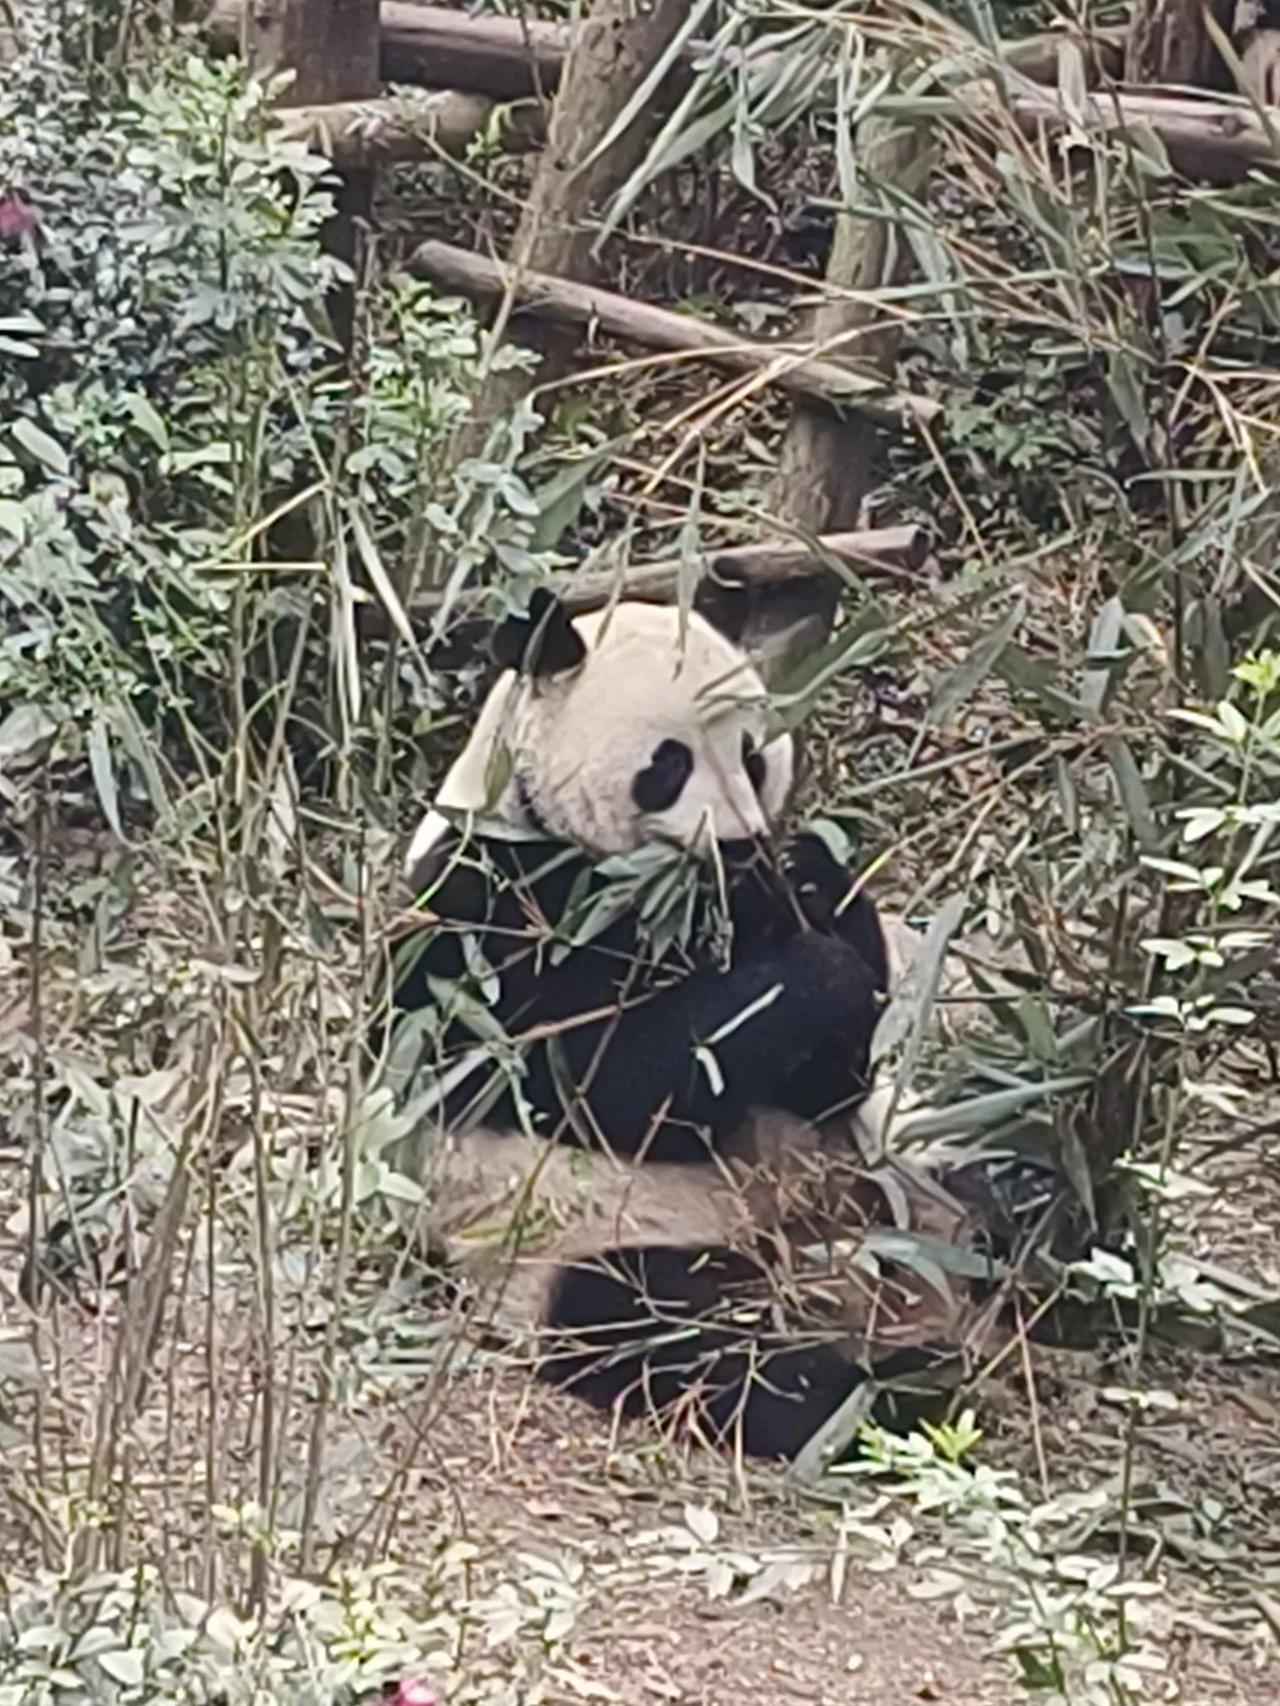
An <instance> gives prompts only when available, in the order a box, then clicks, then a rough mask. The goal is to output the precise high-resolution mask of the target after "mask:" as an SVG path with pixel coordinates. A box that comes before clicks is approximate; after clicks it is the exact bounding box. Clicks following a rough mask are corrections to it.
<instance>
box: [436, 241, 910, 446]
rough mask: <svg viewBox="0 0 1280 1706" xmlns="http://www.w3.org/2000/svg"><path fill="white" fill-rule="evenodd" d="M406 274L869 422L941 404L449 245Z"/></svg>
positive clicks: (790, 349) (789, 350)
mask: <svg viewBox="0 0 1280 1706" xmlns="http://www.w3.org/2000/svg"><path fill="white" fill-rule="evenodd" d="M409 270H410V272H412V273H413V274H415V276H416V277H418V278H426V279H430V280H431V282H432V283H433V284H438V285H440V286H441V287H442V288H444V289H445V290H455V291H459V292H460V293H461V294H462V295H464V296H469V297H472V298H473V299H475V300H477V301H491V300H493V299H495V298H497V297H500V296H502V295H504V294H505V293H506V292H507V291H508V290H509V289H510V290H511V291H512V293H513V297H514V301H515V305H516V306H517V308H518V309H519V310H520V311H521V312H523V313H527V314H532V315H535V316H537V317H538V318H539V319H543V320H548V321H550V322H552V323H553V324H557V325H570V326H586V325H594V326H599V327H600V328H601V330H602V331H604V332H606V333H608V335H609V336H610V337H616V338H621V339H624V340H626V341H629V342H633V343H638V344H643V345H644V346H645V347H646V348H647V349H657V350H668V351H671V352H672V353H674V354H681V355H688V356H689V357H691V358H693V359H696V360H702V361H708V362H711V363H712V364H713V365H714V366H717V367H722V368H725V369H727V370H728V371H729V372H731V373H741V374H752V375H758V376H759V377H760V378H762V379H763V380H765V381H766V382H767V383H769V384H773V385H778V386H781V387H782V389H783V390H785V391H790V392H794V393H797V394H799V395H800V396H804V397H812V398H816V399H818V400H819V401H821V402H824V403H830V404H831V405H833V406H834V407H837V408H847V409H855V410H860V411H862V412H864V413H867V414H870V415H873V416H874V417H875V418H876V419H879V420H884V421H887V422H889V423H891V424H895V425H896V424H900V423H901V421H902V420H903V418H904V417H905V418H907V419H910V420H923V421H932V420H934V419H935V418H936V417H937V415H938V414H939V413H940V412H941V405H940V404H938V403H935V402H933V401H931V400H930V399H929V398H926V397H913V396H909V395H907V394H905V393H901V392H894V391H890V390H888V389H887V388H886V386H885V384H884V382H883V381H882V380H876V379H869V378H867V377H866V376H865V375H863V374H861V373H855V372H853V371H852V370H851V369H848V368H844V367H838V366H836V364H835V363H834V362H830V361H814V360H812V359H809V358H807V357H806V356H805V355H804V354H803V352H802V351H800V350H797V349H796V348H795V347H794V346H791V345H787V344H783V343H777V344H761V343H754V342H752V341H750V340H749V339H745V338H740V337H739V336H738V335H737V334H736V333H734V332H730V331H727V330H726V329H725V328H724V327H722V326H713V325H710V324H709V323H708V322H707V321H705V320H697V319H694V318H693V317H692V316H691V315H688V314H673V313H672V312H671V311H670V310H669V309H667V308H656V307H654V306H653V305H652V304H651V303H647V302H633V301H632V300H631V299H630V298H629V297H625V296H617V295H615V294H614V292H613V291H611V290H599V289H597V288H596V287H595V286H593V285H584V284H574V283H571V282H570V281H569V280H567V279H560V278H552V277H550V276H549V275H548V274H546V273H538V272H526V273H524V274H523V275H515V274H513V273H512V272H511V271H510V270H509V269H508V268H507V267H506V266H505V265H503V263H502V262H500V261H492V260H488V259H486V258H485V257H484V256H482V255H475V254H472V253H471V252H470V251H469V250H467V249H459V248H457V247H455V246H454V245H453V244H452V243H441V242H434V241H433V242H429V243H423V244H421V245H420V247H419V248H417V249H416V250H415V251H414V253H413V256H412V258H411V259H410V261H409Z"/></svg>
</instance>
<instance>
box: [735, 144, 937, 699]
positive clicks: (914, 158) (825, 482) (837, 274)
mask: <svg viewBox="0 0 1280 1706" xmlns="http://www.w3.org/2000/svg"><path fill="white" fill-rule="evenodd" d="M854 146H855V153H856V156H857V171H858V187H857V190H856V192H855V194H856V200H857V202H858V203H859V208H858V211H856V212H855V211H852V210H850V209H847V208H846V209H842V210H841V211H840V212H839V213H838V214H837V215H836V222H835V229H834V231H833V233H832V238H831V251H830V254H829V255H828V257H827V272H826V277H827V284H828V285H829V287H830V295H829V297H828V299H827V300H826V301H825V302H823V303H822V305H821V306H820V307H819V308H818V309H817V311H816V313H815V314H814V316H813V320H812V324H811V328H810V330H811V336H812V339H813V343H814V345H815V347H816V348H818V349H819V350H823V349H825V348H828V347H829V346H830V345H831V344H832V343H834V342H836V341H837V340H840V339H845V340H847V343H846V347H847V348H848V349H849V351H850V353H851V354H853V355H856V356H857V357H858V358H859V359H860V360H861V361H862V363H863V364H864V365H865V366H869V367H870V368H871V370H872V371H873V372H875V373H878V374H879V375H880V376H881V378H882V379H883V380H884V381H885V382H886V383H887V382H888V380H889V379H890V378H891V376H892V374H893V368H894V361H895V359H896V357H897V352H898V345H899V342H900V340H901V336H902V321H901V319H899V318H898V317H896V316H893V315H889V314H885V313H884V312H883V310H882V309H879V308H878V307H877V293H878V292H879V291H881V290H883V289H884V288H885V287H886V286H889V285H894V284H899V283H901V282H902V281H903V279H905V278H906V277H907V275H908V273H909V271H910V269H911V267H912V265H913V257H912V250H911V246H910V244H909V243H908V242H907V241H906V239H905V236H904V233H903V232H902V231H901V229H900V228H899V226H898V224H897V223H896V221H895V219H894V217H893V215H894V205H893V203H892V202H891V201H889V200H888V198H887V197H886V196H885V193H884V191H885V186H886V185H888V186H891V187H892V188H893V189H895V190H897V191H900V192H904V193H907V194H910V195H913V196H918V195H919V194H920V189H921V185H922V184H923V182H924V180H925V178H926V176H927V174H928V171H929V167H930V164H931V160H932V150H931V148H930V144H929V137H928V134H927V132H926V130H925V128H924V126H923V125H921V124H919V123H912V122H911V121H910V120H905V121H904V120H895V119H893V118H889V117H884V116H882V115H881V114H879V113H871V114H870V115H869V116H868V117H867V118H866V119H864V120H863V121H862V123H861V124H860V125H859V126H858V129H857V135H856V139H855V144H854ZM876 204H879V205H878V206H877V205H876ZM880 437H881V435H880V433H879V431H878V430H877V427H876V425H875V423H874V422H873V421H871V420H869V419H868V418H867V417H866V416H865V415H838V414H836V413H835V411H834V410H832V409H827V408H823V407H822V406H821V405H820V404H814V403H812V402H811V401H809V400H808V399H807V398H803V397H797V398H796V400H795V403H794V406H793V408H792V412H791V422H790V425H789V426H788V427H787V432H786V436H785V437H784V439H783V441H782V449H781V452H780V454H779V456H778V468H777V473H776V475H775V478H774V486H773V495H772V499H771V504H770V507H771V509H772V512H773V513H774V514H775V515H776V516H778V517H780V518H781V519H782V520H783V521H784V522H787V523H789V524H790V525H791V526H792V527H794V528H795V529H796V530H797V531H798V532H801V533H804V534H808V535H810V536H812V535H813V534H822V533H827V532H836V531H839V530H843V529H846V528H851V527H856V526H857V524H858V520H859V518H860V516H861V513H862V504H863V500H864V499H865V497H866V495H867V493H868V492H869V491H870V490H871V488H872V487H873V486H874V485H875V483H876V468H877V462H878V456H879V450H880ZM839 596H840V588H839V586H838V584H837V583H836V581H835V580H834V579H833V577H832V576H830V575H821V576H817V577H815V578H814V579H813V580H811V581H807V582H800V581H793V582H791V583H789V584H788V585H786V586H783V587H780V588H775V587H770V588H768V589H764V590H759V591H755V592H754V593H753V597H752V599H751V605H752V608H751V612H750V615H749V618H748V622H747V627H746V633H745V636H744V637H745V639H746V641H747V643H748V645H749V646H750V647H751V649H752V650H753V651H755V652H757V653H758V654H759V656H760V657H761V659H762V661H763V663H764V666H765V669H766V671H767V673H768V674H769V675H770V676H773V675H774V674H778V675H782V676H785V675H786V674H787V672H788V671H789V670H790V669H791V668H792V667H793V666H794V665H795V664H798V663H799V661H800V660H801V659H802V658H803V657H805V656H806V655H808V654H809V653H812V652H815V651H816V650H817V649H818V647H819V646H821V645H822V644H823V643H824V642H825V641H826V639H827V638H828V636H829V634H830V631H831V628H832V626H833V624H834V622H835V618H836V611H837V608H838V605H839Z"/></svg>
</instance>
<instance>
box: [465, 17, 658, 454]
mask: <svg viewBox="0 0 1280 1706" xmlns="http://www.w3.org/2000/svg"><path fill="white" fill-rule="evenodd" d="M688 15H689V7H688V0H650V3H649V4H648V5H647V6H642V5H640V4H638V3H637V0H596V4H595V5H594V6H593V7H592V9H591V12H590V13H589V15H588V16H587V17H586V18H584V19H583V21H582V22H581V23H580V24H579V26H578V29H577V31H576V32H575V34H574V38H573V43H572V45H571V47H570V49H569V56H568V59H567V60H566V62H565V67H564V71H563V74H562V77H561V82H560V93H559V95H558V96H557V97H556V103H555V109H554V111H553V113H552V116H551V124H550V128H549V131H548V135H547V143H546V147H545V148H544V149H543V152H542V155H541V157H540V158H539V162H538V170H537V172H536V174H535V176H534V180H533V186H532V188H531V190H530V192H529V200H528V202H527V203H526V204H525V209H524V212H523V214H522V215H521V218H520V224H519V227H518V229H517V231H516V235H515V240H514V242H513V243H512V246H511V254H510V257H509V260H510V263H511V267H512V269H513V270H514V271H516V272H517V273H520V272H525V271H529V270H536V271H541V272H546V273H552V274H554V275H556V276H557V277H559V278H563V279H572V280H578V281H581V282H587V281H589V280H590V279H591V277H592V276H593V273H594V266H593V263H592V254H591V250H592V245H593V242H594V240H595V238H594V233H593V232H592V230H591V228H590V225H589V221H590V218H591V216H592V215H593V214H595V213H597V212H599V210H600V208H601V207H602V206H603V204H604V202H605V201H606V200H607V199H608V197H609V196H610V195H611V194H612V193H613V192H614V191H615V190H617V189H618V188H620V187H621V185H622V184H624V183H625V182H626V180H627V178H628V177H629V176H630V174H631V172H632V171H633V170H634V169H635V167H636V166H637V165H638V164H639V163H640V161H641V159H642V158H643V156H644V150H645V147H646V146H647V144H648V141H649V136H650V133H651V130H652V127H653V124H654V122H655V115H654V111H653V108H652V106H651V104H650V103H648V102H646V103H645V104H644V106H643V107H642V108H641V109H640V110H638V111H637V112H636V113H634V114H633V115H632V117H631V120H630V122H629V123H628V124H627V125H626V126H625V128H624V129H623V130H622V131H621V133H620V134H618V135H617V136H614V137H613V139H612V141H610V142H609V146H608V147H607V148H602V147H601V143H603V142H605V141H606V140H607V139H608V138H609V135H610V132H611V131H612V129H613V126H614V125H615V123H616V122H617V120H618V119H619V117H620V116H621V115H622V114H623V113H625V112H626V110H627V108H628V105H629V103H630V102H631V100H632V99H633V97H634V96H635V95H636V94H637V92H638V91H639V90H640V88H641V86H642V85H643V83H644V81H645V79H646V77H648V75H649V74H650V72H651V71H652V70H653V69H654V68H655V67H656V66H657V64H658V63H659V61H660V60H661V58H662V55H663V54H664V53H665V52H666V50H667V49H668V48H669V47H670V45H671V43H672V42H673V41H674V39H675V37H676V36H677V34H678V32H679V30H680V26H681V25H682V24H683V23H684V22H685V20H686V19H687V17H688ZM512 329H513V331H514V332H515V333H516V336H517V339H518V341H519V342H520V343H521V344H524V345H525V346H526V347H528V348H532V349H534V350H535V351H536V352H537V353H538V354H539V356H540V357H541V360H540V362H539V366H538V370H537V374H536V382H537V383H540V384H541V383H545V382H546V381H547V380H549V379H554V378H557V377H559V375H560V374H561V373H562V372H563V371H564V370H565V368H566V367H567V366H568V364H569V362H570V360H571V359H572V356H573V352H574V350H575V348H576V347H577V339H578V334H577V332H576V330H573V329H566V328H564V327H559V326H550V325H545V324H539V323H537V322H535V321H530V320H528V319H521V318H519V317H517V318H516V320H515V323H514V324H513V328H512ZM528 385H529V378H528V375H527V374H525V373H522V372H521V371H519V370H514V371H513V370H510V369H505V370H501V371H491V372H490V374H489V377H488V380H487V381H486V383H485V385H484V387H483V389H482V391H481V394H480V396H479V398H478V399H477V404H476V412H475V417H474V421H473V423H472V426H471V428H470V429H469V430H468V432H467V433H466V434H464V439H465V441H466V442H465V445H464V447H463V453H464V454H467V453H470V452H472V451H474V450H475V449H476V448H477V446H478V444H480V443H482V442H483V440H484V438H485V437H486V436H487V435H488V432H489V429H490V427H491V426H492V424H493V422H494V421H496V420H500V419H502V418H503V417H504V416H505V415H507V414H509V413H510V412H511V410H512V409H513V407H514V405H515V404H516V402H517V401H518V399H519V398H520V397H521V396H522V395H523V394H524V392H525V391H526V390H527V389H528Z"/></svg>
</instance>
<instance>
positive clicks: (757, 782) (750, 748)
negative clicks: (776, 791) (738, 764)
mask: <svg viewBox="0 0 1280 1706" xmlns="http://www.w3.org/2000/svg"><path fill="white" fill-rule="evenodd" d="M742 767H743V769H744V770H745V771H746V773H747V780H748V781H749V782H750V783H751V786H752V787H753V788H754V789H755V791H756V793H757V794H758V793H759V792H760V790H761V788H763V787H764V774H765V770H766V769H767V766H766V764H765V761H764V753H763V752H761V751H760V749H759V747H757V745H756V743H755V741H753V740H752V738H751V736H750V735H743V737H742Z"/></svg>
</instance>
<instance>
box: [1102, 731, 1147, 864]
mask: <svg viewBox="0 0 1280 1706" xmlns="http://www.w3.org/2000/svg"><path fill="white" fill-rule="evenodd" d="M1102 745H1103V751H1104V752H1105V753H1106V755H1107V762H1108V764H1110V766H1111V773H1112V775H1113V776H1114V777H1115V779H1116V787H1117V788H1118V789H1119V790H1120V800H1121V803H1122V805H1123V806H1124V809H1125V812H1126V814H1127V815H1128V818H1129V826H1130V828H1131V829H1132V830H1133V833H1134V836H1135V838H1136V839H1137V841H1138V844H1139V846H1141V847H1143V848H1145V849H1146V850H1147V851H1148V852H1150V850H1151V849H1152V848H1154V847H1158V846H1159V845H1160V831H1159V829H1158V828H1157V826H1156V820H1155V816H1154V814H1153V812H1152V810H1151V797H1150V795H1149V794H1148V793H1147V788H1146V784H1145V783H1144V782H1143V780H1142V772H1141V771H1140V770H1139V769H1138V761H1137V759H1136V758H1135V757H1134V756H1133V748H1132V747H1131V746H1130V745H1129V743H1128V741H1125V740H1121V739H1120V737H1119V735H1110V736H1108V738H1107V739H1106V740H1104V741H1103V743H1102Z"/></svg>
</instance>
